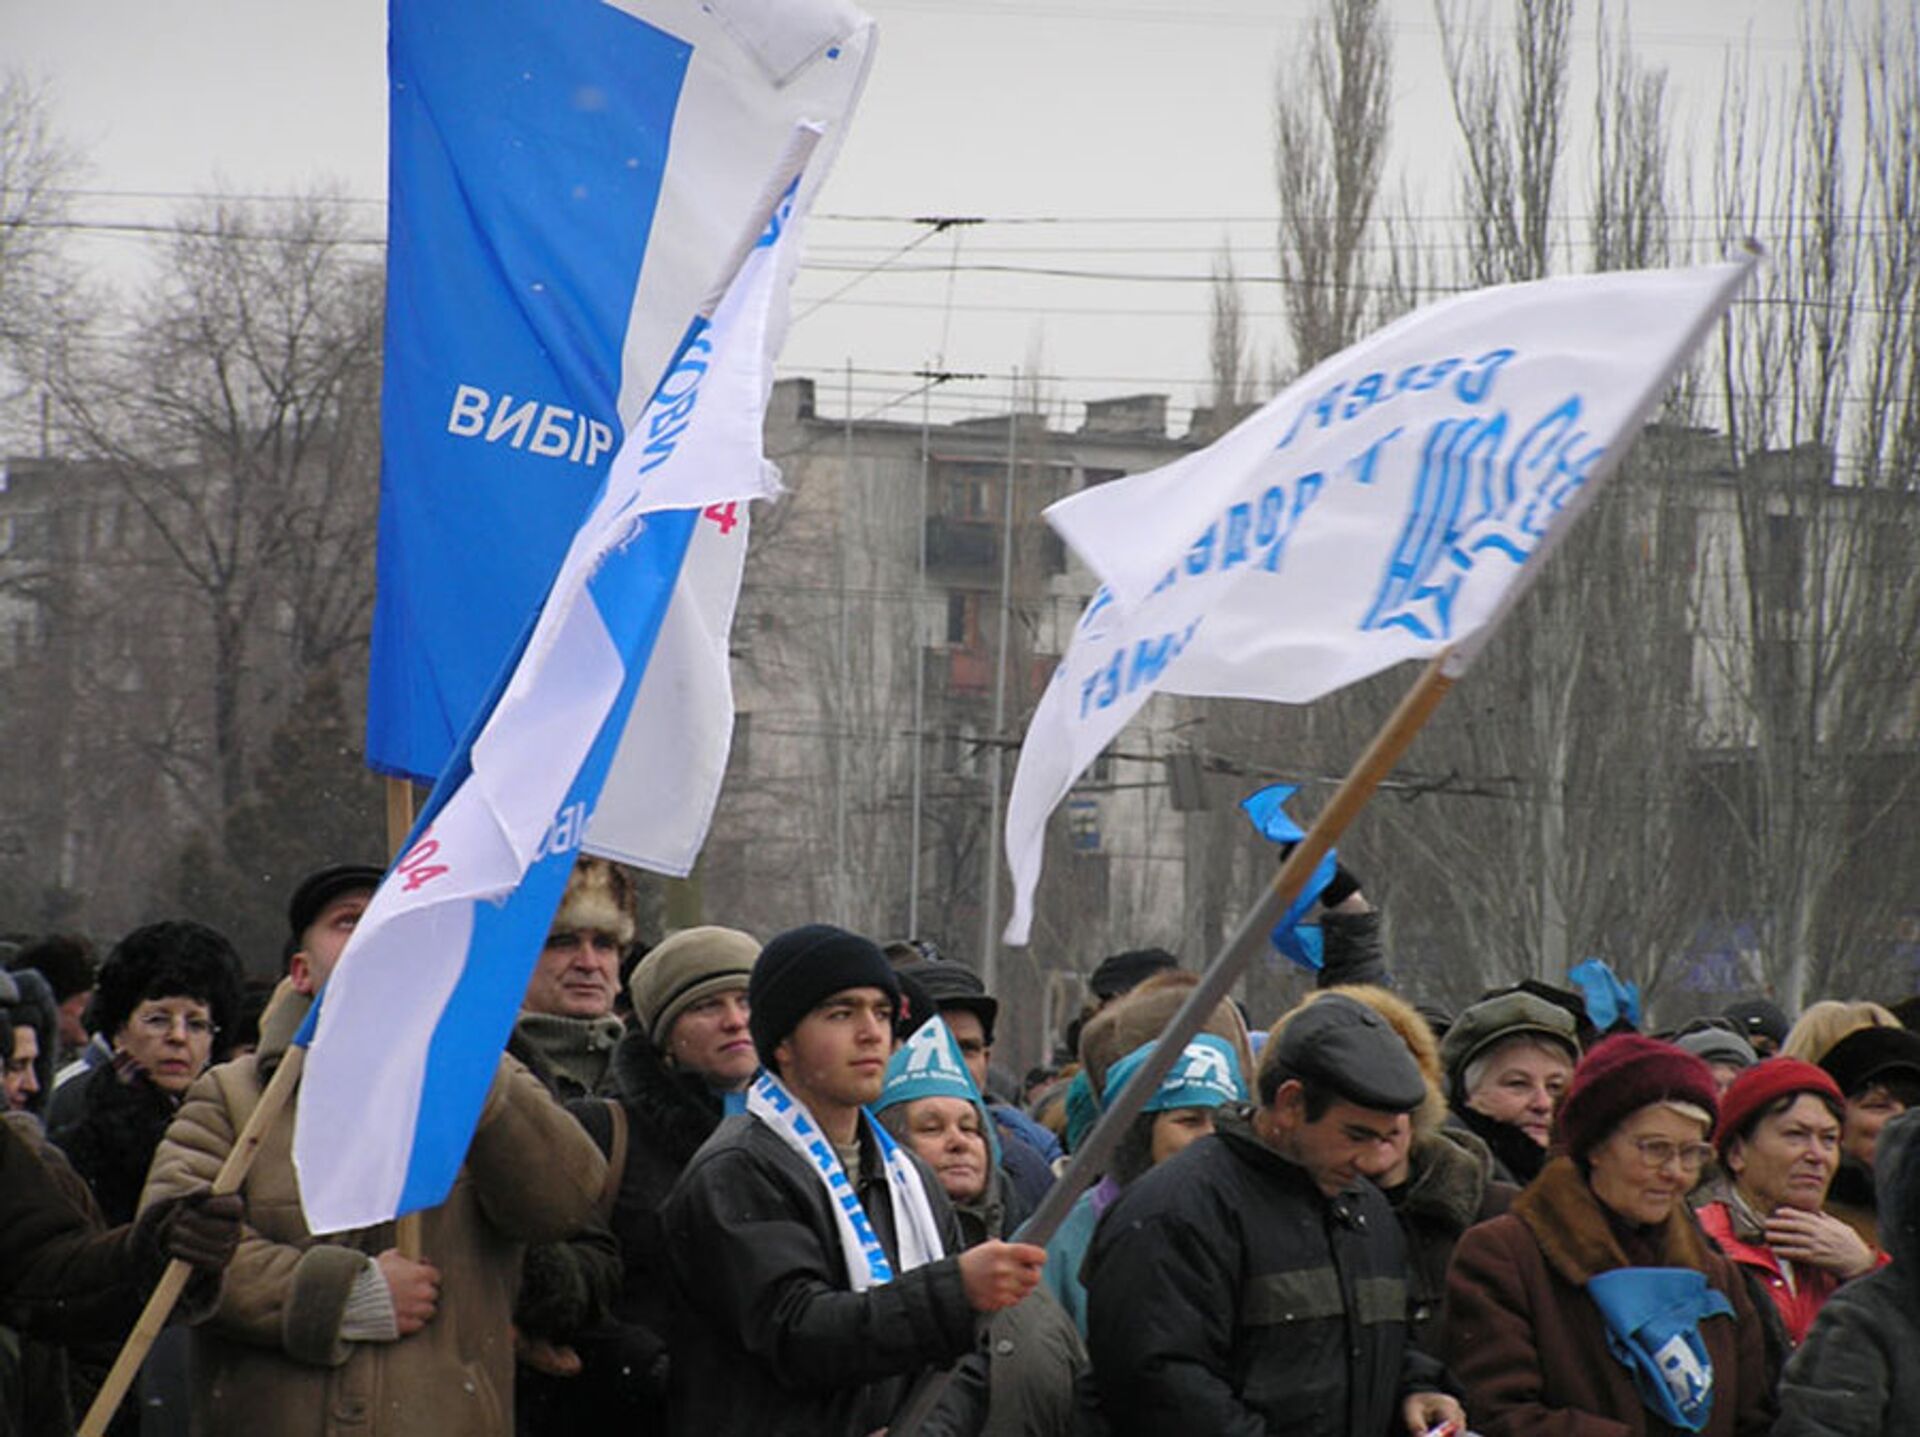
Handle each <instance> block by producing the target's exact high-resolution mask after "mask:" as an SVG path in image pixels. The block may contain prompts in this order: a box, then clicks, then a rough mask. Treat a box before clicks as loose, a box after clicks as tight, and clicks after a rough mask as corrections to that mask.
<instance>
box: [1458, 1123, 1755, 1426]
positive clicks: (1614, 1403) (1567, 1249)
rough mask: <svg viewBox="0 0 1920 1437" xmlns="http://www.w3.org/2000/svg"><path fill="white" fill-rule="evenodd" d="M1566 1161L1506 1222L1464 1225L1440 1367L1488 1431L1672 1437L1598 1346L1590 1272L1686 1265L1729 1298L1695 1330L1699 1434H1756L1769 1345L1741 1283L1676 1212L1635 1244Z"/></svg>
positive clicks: (1548, 1172) (1603, 1345) (1688, 1218)
mask: <svg viewBox="0 0 1920 1437" xmlns="http://www.w3.org/2000/svg"><path fill="white" fill-rule="evenodd" d="M1631 1242H1632V1246H1633V1247H1634V1248H1635V1252H1634V1253H1633V1254H1632V1255H1631V1256H1630V1255H1629V1252H1628V1242H1627V1241H1623V1238H1622V1236H1621V1232H1620V1230H1619V1228H1618V1227H1617V1225H1616V1223H1615V1222H1613V1221H1611V1220H1609V1217H1608V1214H1607V1210H1606V1209H1605V1208H1604V1207H1602V1206H1601V1204H1600V1200H1599V1199H1598V1198H1596V1197H1595V1196H1594V1195H1593V1191H1592V1189H1591V1188H1589V1187H1588V1186H1587V1182H1586V1179H1585V1177H1584V1176H1582V1174H1581V1172H1580V1170H1579V1169H1578V1168H1577V1167H1575V1166H1574V1164H1573V1162H1572V1160H1571V1159H1568V1158H1556V1159H1555V1160H1554V1161H1553V1162H1551V1163H1549V1164H1548V1165H1547V1167H1546V1168H1545V1169H1544V1170H1543V1171H1542V1172H1541V1174H1540V1176H1539V1177H1538V1178H1537V1179H1536V1180H1535V1181H1534V1182H1533V1184H1532V1185H1531V1186H1529V1187H1528V1188H1527V1190H1526V1191H1525V1192H1523V1193H1522V1194H1521V1195H1520V1196H1519V1197H1518V1198H1517V1199H1515V1201H1514V1204H1513V1208H1512V1210H1511V1211H1510V1212H1508V1213H1507V1214H1506V1215H1505V1216H1504V1217H1498V1218H1495V1219H1493V1221H1491V1222H1486V1223H1482V1224H1480V1225H1479V1226H1478V1227H1475V1228H1472V1229H1470V1230H1469V1231H1468V1232H1467V1234H1466V1235H1465V1236H1464V1237H1462V1238H1461V1239H1460V1242H1459V1245H1458V1246H1457V1247H1456V1248H1455V1249H1454V1254H1453V1266H1452V1268H1451V1269H1450V1271H1449V1272H1448V1274H1447V1317H1446V1350H1447V1365H1448V1366H1449V1367H1450V1368H1451V1369H1452V1371H1453V1374H1454V1376H1455V1377H1456V1378H1457V1379H1458V1380H1459V1382H1460V1383H1461V1385H1462V1387H1463V1388H1464V1389H1465V1392H1466V1398H1465V1401H1466V1408H1467V1416H1468V1418H1469V1419H1470V1421H1471V1422H1472V1424H1473V1427H1474V1430H1475V1431H1477V1432H1481V1433H1484V1434H1485V1437H1630V1434H1631V1437H1642V1434H1645V1437H1668V1434H1673V1433H1676V1432H1677V1429H1675V1428H1673V1427H1671V1426H1670V1425H1668V1424H1667V1423H1666V1422H1665V1421H1663V1420H1661V1418H1659V1417H1658V1416H1656V1415H1655V1414H1654V1413H1653V1412H1651V1411H1649V1410H1648V1409H1647V1407H1646V1406H1645V1405H1644V1404H1643V1403H1642V1402H1641V1400H1640V1396H1639V1393H1638V1392H1637V1391H1636V1389H1635V1387H1634V1382H1633V1375H1632V1373H1631V1372H1629V1371H1628V1369H1627V1368H1626V1366H1625V1365H1623V1364H1622V1363H1621V1362H1620V1361H1619V1360H1618V1359H1616V1358H1615V1357H1614V1356H1613V1355H1612V1353H1611V1352H1610V1351H1609V1350H1608V1347H1607V1337H1606V1324H1605V1322H1604V1320H1603V1319H1602V1318H1601V1316H1600V1310H1599V1309H1598V1308H1597V1307H1596V1306H1595V1305H1594V1303H1593V1301H1592V1299H1591V1298H1589V1297H1588V1296H1587V1294H1586V1292H1585V1287H1586V1283H1587V1279H1588V1278H1590V1277H1593V1276H1595V1275H1597V1274H1599V1273H1602V1272H1609V1271H1612V1270H1613V1269H1615V1268H1620V1267H1628V1266H1663V1267H1690V1268H1694V1269H1697V1270H1698V1271H1700V1272H1703V1273H1705V1274H1706V1277H1707V1281H1708V1283H1709V1284H1710V1285H1711V1286H1712V1287H1714V1288H1716V1289H1717V1290H1718V1291H1720V1292H1721V1293H1723V1294H1724V1295H1725V1296H1726V1298H1727V1300H1728V1302H1729V1303H1731V1304H1732V1306H1733V1310H1734V1316H1733V1317H1732V1318H1731V1319H1729V1318H1725V1317H1710V1318H1707V1319H1706V1320H1705V1321H1703V1322H1702V1323H1701V1324H1700V1335H1701V1337H1702V1339H1703V1340H1704V1341H1705V1343H1706V1348H1707V1353H1708V1356H1709V1357H1710V1358H1711V1360H1712V1363H1713V1373H1714V1398H1713V1413H1712V1416H1711V1418H1710V1419H1709V1421H1708V1423H1707V1426H1706V1427H1705V1429H1704V1431H1705V1432H1706V1433H1707V1434H1708V1437H1765V1434H1766V1433H1767V1431H1768V1429H1769V1428H1770V1426H1771V1425H1772V1421H1773V1399H1772V1393H1771V1392H1770V1390H1769V1386H1770V1384H1769V1382H1768V1379H1767V1368H1766V1346H1765V1342H1764V1340H1763V1338H1762V1336H1761V1329H1760V1324H1759V1322H1758V1321H1757V1320H1756V1318H1755V1315H1754V1310H1753V1304H1752V1301H1751V1299H1750V1298H1749V1297H1748V1294H1747V1287H1746V1284H1745V1282H1743V1281H1742V1280H1741V1278H1740V1275H1739V1273H1738V1271H1737V1270H1736V1269H1735V1268H1734V1266H1733V1264H1732V1263H1731V1262H1729V1261H1728V1260H1727V1259H1726V1258H1725V1257H1723V1256H1722V1255H1721V1254H1720V1253H1718V1252H1716V1251H1714V1250H1713V1249H1712V1247H1711V1246H1710V1245H1709V1244H1708V1242H1707V1241H1706V1239H1705V1237H1704V1236H1702V1234H1701V1232H1700V1230H1699V1228H1698V1226H1697V1225H1696V1224H1695V1223H1694V1220H1693V1217H1692V1215H1691V1214H1690V1213H1688V1212H1686V1211H1685V1210H1678V1211H1676V1212H1675V1213H1674V1214H1673V1215H1672V1216H1670V1217H1669V1218H1668V1219H1667V1221H1666V1222H1665V1223H1664V1224H1663V1225H1662V1226H1660V1227H1658V1228H1655V1229H1653V1230H1651V1231H1649V1232H1647V1233H1645V1234H1642V1235H1637V1236H1636V1238H1635V1239H1632V1240H1631Z"/></svg>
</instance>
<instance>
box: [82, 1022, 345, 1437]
mask: <svg viewBox="0 0 1920 1437" xmlns="http://www.w3.org/2000/svg"><path fill="white" fill-rule="evenodd" d="M306 1060H307V1050H306V1049H305V1048H298V1047H294V1048H288V1049H287V1051H286V1054H285V1055H284V1056H283V1057H282V1058H281V1059H280V1066H279V1067H278V1068H276V1069H275V1070H274V1074H273V1077H272V1078H271V1079H269V1080H268V1082H267V1086H266V1089H265V1091H264V1092H262V1093H261V1094H260V1101H259V1102H258V1103H256V1104H254V1108H253V1111H252V1112H251V1113H249V1114H248V1115H247V1121H246V1123H245V1124H244V1125H243V1126H242V1127H241V1129H240V1136H239V1137H237V1138H235V1139H234V1141H233V1149H232V1151H230V1152H229V1153H228V1154H227V1159H226V1161H225V1162H223V1163H221V1164H220V1171H219V1172H218V1173H216V1174H215V1175H214V1179H213V1188H212V1192H213V1195H214V1196H215V1197H225V1196H226V1195H227V1194H229V1193H237V1192H239V1191H240V1187H241V1184H243V1183H244V1182H246V1180H247V1174H248V1172H250V1171H251V1170H252V1168H253V1160H254V1159H255V1158H256V1157H258V1156H259V1155H260V1144H261V1142H262V1141H264V1140H265V1138H266V1136H267V1133H268V1131H269V1130H271V1129H272V1127H273V1125H274V1123H275V1122H276V1121H277V1120H278V1119H279V1117H280V1110H281V1109H282V1108H284V1107H286V1105H287V1099H288V1098H289V1097H291V1096H292V1094H293V1089H294V1085H295V1084H296V1083H298V1082H299V1081H300V1069H301V1067H302V1066H303V1065H304V1064H305V1063H306ZM192 1276H193V1268H192V1266H191V1265H190V1264H188V1263H187V1262H185V1261H183V1260H182V1259H180V1258H177V1257H176V1258H174V1259H173V1260H172V1261H171V1262H169V1263H168V1264H167V1268H166V1271H165V1272H163V1273H161V1274H160V1281H159V1282H158V1283H157V1284H155V1286H154V1289H153V1295H152V1296H151V1297H149V1298H148V1299H147V1305H146V1306H145V1307H144V1308H142V1309H141V1310H140V1318H139V1320H138V1321H137V1322H135V1323H134V1325H133V1331H132V1332H131V1333H130V1334H129V1335H128V1337H127V1341H126V1345H125V1346H124V1347H122V1348H121V1349H120V1355H119V1356H118V1357H117V1358H115V1359H114V1363H113V1366H112V1367H111V1368H110V1369H109V1370H108V1372H107V1380H106V1381H105V1382H103V1383H101V1384H100V1390H99V1392H97V1393H96V1394H95V1395H94V1399H93V1405H92V1406H91V1407H89V1408H88V1409H87V1418H86V1421H84V1422H82V1423H81V1424H80V1430H79V1434H78V1437H105V1434H106V1430H107V1424H108V1423H109V1422H111V1421H112V1420H113V1414H114V1413H115V1412H116V1411H117V1410H118V1409H119V1406H120V1400H121V1399H122V1398H123V1397H125V1396H126V1395H127V1389H128V1388H129V1387H131V1386H132V1385H133V1379H134V1377H135V1376H136V1375H138V1373H139V1371H140V1364H141V1363H143V1362H145V1361H146V1360H147V1351H148V1349H150V1348H151V1347H152V1346H153V1343H154V1339H155V1338H157V1337H159V1335H160V1329H161V1328H163V1327H165V1326H166V1325H167V1318H168V1317H169V1316H171V1315H172V1313H173V1308H174V1304H175V1303H177V1302H178V1301H179V1300H180V1294H181V1293H183V1292H185V1291H186V1287H187V1280H188V1279H189V1278H191V1277H192Z"/></svg>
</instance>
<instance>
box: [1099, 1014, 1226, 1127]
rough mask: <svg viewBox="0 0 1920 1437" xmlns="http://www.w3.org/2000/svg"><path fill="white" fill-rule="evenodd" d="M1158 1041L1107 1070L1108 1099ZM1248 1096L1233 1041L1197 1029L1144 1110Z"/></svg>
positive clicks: (1141, 1064)
mask: <svg viewBox="0 0 1920 1437" xmlns="http://www.w3.org/2000/svg"><path fill="white" fill-rule="evenodd" d="M1155 1046H1156V1044H1154V1043H1143V1044H1141V1045H1140V1046H1139V1047H1138V1048H1135V1049H1134V1050H1133V1051H1132V1052H1131V1053H1129V1054H1127V1056H1126V1057H1124V1058H1122V1059H1121V1060H1120V1061H1119V1062H1117V1063H1115V1064H1114V1065H1113V1066H1112V1067H1111V1068H1109V1069H1108V1070H1107V1102H1108V1103H1109V1104H1111V1103H1112V1102H1113V1096H1114V1094H1116V1093H1118V1092H1119V1091H1120V1090H1121V1089H1122V1088H1124V1087H1125V1086H1126V1085H1127V1080H1128V1079H1129V1078H1131V1077H1132V1076H1133V1075H1134V1074H1135V1073H1137V1072H1139V1071H1140V1069H1141V1068H1142V1067H1144V1066H1145V1064H1146V1061H1147V1055H1148V1054H1149V1053H1151V1052H1152V1051H1153V1050H1154V1047H1155ZM1246 1100H1247V1084H1246V1080H1245V1079H1243V1078H1242V1077H1241V1076H1240V1059H1239V1057H1238V1056H1237V1055H1236V1054H1235V1053H1234V1051H1233V1044H1231V1043H1229V1042H1228V1041H1227V1040H1226V1039H1225V1038H1221V1037H1216V1036H1215V1035H1214V1034H1212V1033H1196V1034H1195V1035H1194V1036H1193V1037H1192V1038H1191V1039H1189V1040H1188V1042H1187V1046H1186V1047H1185V1048H1183V1049H1181V1052H1180V1056H1179V1057H1177V1058H1175V1059H1174V1060H1173V1067H1172V1068H1170V1069H1169V1070H1168V1071H1167V1076H1166V1077H1165V1078H1164V1079H1162V1080H1161V1083H1160V1086H1159V1088H1158V1089H1156V1090H1155V1091H1154V1094H1153V1096H1152V1097H1150V1098H1148V1099H1147V1101H1146V1103H1145V1104H1144V1105H1143V1106H1142V1107H1141V1109H1140V1111H1141V1112H1143V1113H1163V1112H1166V1111H1167V1110H1168V1109H1170V1108H1218V1107H1221V1106H1224V1105H1225V1104H1227V1103H1244V1102H1245V1101H1246Z"/></svg>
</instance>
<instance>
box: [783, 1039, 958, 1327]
mask: <svg viewBox="0 0 1920 1437" xmlns="http://www.w3.org/2000/svg"><path fill="white" fill-rule="evenodd" d="M747 1111H748V1112H749V1113H751V1114H753V1116H754V1117H756V1118H758V1119H759V1120H760V1121H761V1122H763V1123H765V1124H766V1125H767V1126H768V1127H769V1128H771V1129H772V1130H773V1131H774V1132H775V1133H777V1134H778V1135H779V1137H780V1141H782V1142H783V1143H785V1144H786V1145H787V1146H788V1147H790V1148H792V1149H793V1150H794V1151H795V1152H796V1153H798V1154H799V1155H800V1156H801V1157H802V1158H803V1159H804V1160H805V1161H806V1164H807V1166H808V1167H810V1168H812V1169H813V1171H814V1173H815V1174H816V1175H817V1176H818V1177H819V1179H820V1181H821V1183H822V1184H823V1185H824V1186H825V1187H826V1189H827V1198H828V1206H830V1207H831V1208H832V1209H833V1220H834V1224H835V1226H836V1227H837V1228H838V1229H839V1232H840V1248H841V1251H843V1252H844V1253H845V1254H846V1258H847V1283H848V1285H849V1286H850V1287H851V1288H852V1289H853V1290H854V1291H855V1292H865V1291H866V1290H867V1289H868V1288H871V1287H879V1286H880V1285H881V1284H883V1283H888V1282H892V1281H893V1279H894V1266H893V1263H892V1262H891V1261H890V1260H889V1259H888V1257H887V1250H886V1248H885V1247H884V1246H882V1244H881V1242H880V1234H879V1233H877V1232H875V1231H874V1230H873V1224H872V1223H871V1222H869V1221H868V1220H867V1213H866V1209H865V1208H863V1207H861V1206H860V1194H859V1193H858V1192H856V1191H855V1190H854V1186H853V1184H852V1183H850V1182H849V1181H847V1174H846V1170H845V1169H844V1168H842V1167H841V1166H840V1158H839V1156H838V1155H837V1154H836V1153H835V1152H834V1150H833V1144H832V1143H831V1142H829V1141H828V1139H827V1135H826V1134H825V1133H823V1132H821V1131H820V1126H819V1124H817V1123H815V1122H814V1121H813V1119H812V1118H811V1117H810V1116H809V1115H808V1113H807V1110H806V1109H805V1108H804V1107H802V1106H801V1105H800V1102H799V1100H798V1099H796V1098H795V1097H794V1096H793V1094H791V1093H789V1092H788V1091H787V1090H786V1088H785V1087H784V1086H783V1085H782V1084H781V1082H780V1080H779V1079H778V1078H776V1077H775V1076H774V1075H773V1074H772V1073H770V1072H767V1071H765V1070H764V1069H763V1070H762V1071H761V1073H760V1075H759V1076H758V1077H756V1078H755V1079H754V1080H753V1086H752V1087H751V1088H749V1089H748V1090H747ZM860 1118H861V1121H862V1122H864V1123H865V1124H866V1126H867V1131H868V1132H869V1133H871V1134H873V1140H874V1143H875V1144H876V1145H877V1146H878V1148H879V1150H880V1157H881V1161H882V1164H883V1167H884V1171H885V1173H886V1179H887V1194H888V1196H889V1197H890V1198H891V1199H892V1200H893V1230H894V1235H895V1238H896V1240H897V1241H898V1243H899V1246H900V1271H901V1272H909V1271H911V1270H912V1269H914V1268H916V1267H919V1266H921V1265H922V1264H923V1263H929V1262H933V1261H935V1260H936V1259H938V1258H941V1257H944V1256H945V1255H946V1248H945V1245H944V1244H943V1243H942V1242H941V1240H940V1225H939V1223H938V1222H937V1221H935V1219H934V1216H933V1205H932V1204H931V1203H930V1202H928V1201H927V1190H926V1188H925V1187H923V1186H922V1185H921V1181H920V1170H919V1169H918V1168H916V1167H915V1166H914V1165H913V1159H911V1158H910V1157H908V1156H907V1155H906V1154H905V1153H903V1152H902V1151H900V1146H899V1144H897V1143H895V1142H894V1141H893V1139H892V1138H890V1137H888V1136H887V1134H886V1131H885V1130H884V1129H883V1128H881V1126H880V1125H879V1124H878V1123H876V1122H875V1121H874V1120H873V1118H872V1116H871V1115H870V1114H868V1113H867V1111H866V1110H865V1109H864V1108H863V1109H861V1111H860Z"/></svg>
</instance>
